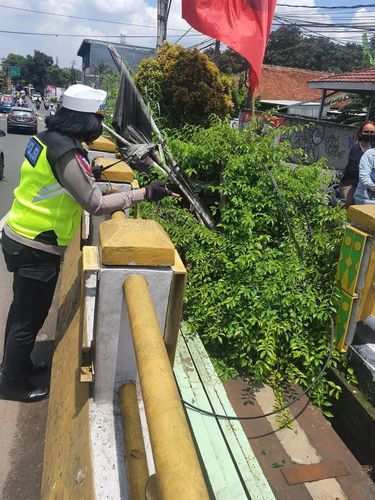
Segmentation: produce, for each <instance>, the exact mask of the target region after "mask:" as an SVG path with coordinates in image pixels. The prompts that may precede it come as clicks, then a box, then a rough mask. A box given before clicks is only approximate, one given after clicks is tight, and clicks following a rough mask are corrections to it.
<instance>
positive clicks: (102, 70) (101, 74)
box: [94, 61, 112, 87]
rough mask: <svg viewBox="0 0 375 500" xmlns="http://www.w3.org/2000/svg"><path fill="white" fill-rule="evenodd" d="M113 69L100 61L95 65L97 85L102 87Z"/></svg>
mask: <svg viewBox="0 0 375 500" xmlns="http://www.w3.org/2000/svg"><path fill="white" fill-rule="evenodd" d="M111 71H112V70H111V67H110V66H108V64H106V63H105V62H104V61H99V62H98V64H96V65H94V75H95V76H96V77H97V79H98V80H97V84H98V85H99V87H102V85H103V81H104V78H105V76H106V75H108V73H110V72H111Z"/></svg>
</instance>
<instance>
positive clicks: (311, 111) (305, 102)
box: [256, 65, 329, 118]
mask: <svg viewBox="0 0 375 500" xmlns="http://www.w3.org/2000/svg"><path fill="white" fill-rule="evenodd" d="M328 75H329V73H326V72H322V71H310V70H306V69H299V68H287V67H283V66H270V65H264V66H263V68H262V74H261V78H260V82H259V87H258V88H257V90H256V94H257V96H258V97H259V98H260V99H261V103H262V107H263V109H265V110H266V109H271V108H277V109H278V110H279V111H280V112H281V113H285V114H288V115H298V116H304V117H308V118H317V117H318V115H319V108H320V98H321V94H320V91H319V90H316V89H312V88H309V86H308V82H309V81H311V80H315V79H318V78H325V77H327V76H328ZM327 109H328V108H327ZM327 109H325V111H327Z"/></svg>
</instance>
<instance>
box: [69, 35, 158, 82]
mask: <svg viewBox="0 0 375 500" xmlns="http://www.w3.org/2000/svg"><path fill="white" fill-rule="evenodd" d="M108 45H109V43H108V42H104V41H101V40H90V39H84V40H83V42H82V44H81V46H80V48H79V49H78V52H77V55H79V56H80V57H82V72H83V83H85V84H86V85H90V84H93V83H95V81H96V79H97V78H98V72H100V71H101V70H102V69H103V68H105V69H107V70H113V69H114V68H115V64H114V62H113V59H112V57H111V55H110V53H109V51H108V48H107V47H108ZM110 45H112V46H113V47H114V48H115V49H116V50H117V52H118V53H119V54H120V56H121V57H122V58H123V60H124V61H125V63H126V64H127V65H128V67H129V68H130V69H131V70H135V69H136V68H137V66H138V64H139V63H140V62H141V61H142V59H145V58H152V57H155V54H156V49H153V48H151V47H138V46H136V45H127V44H125V43H113V42H111V43H110ZM98 70H99V71H98Z"/></svg>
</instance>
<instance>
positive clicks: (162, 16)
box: [156, 0, 170, 48]
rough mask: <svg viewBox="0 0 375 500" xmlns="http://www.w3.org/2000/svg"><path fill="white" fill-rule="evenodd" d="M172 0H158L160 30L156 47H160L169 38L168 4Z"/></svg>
mask: <svg viewBox="0 0 375 500" xmlns="http://www.w3.org/2000/svg"><path fill="white" fill-rule="evenodd" d="M169 1H170V0H158V32H157V38H156V48H159V47H160V46H161V45H162V44H163V43H164V42H165V40H166V39H167V22H168V10H169V9H168V5H169Z"/></svg>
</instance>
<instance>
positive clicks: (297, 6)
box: [277, 3, 375, 10]
mask: <svg viewBox="0 0 375 500" xmlns="http://www.w3.org/2000/svg"><path fill="white" fill-rule="evenodd" d="M277 6H278V7H293V9H296V8H297V9H327V10H336V9H354V10H356V9H362V8H367V7H375V3H368V4H357V5H331V6H328V5H293V4H290V3H278V4H277Z"/></svg>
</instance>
